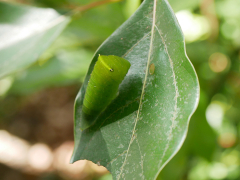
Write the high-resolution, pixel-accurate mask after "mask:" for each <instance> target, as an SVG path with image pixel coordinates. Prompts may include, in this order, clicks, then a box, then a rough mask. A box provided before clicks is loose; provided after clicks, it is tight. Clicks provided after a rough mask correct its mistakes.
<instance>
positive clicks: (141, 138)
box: [71, 0, 199, 180]
mask: <svg viewBox="0 0 240 180" xmlns="http://www.w3.org/2000/svg"><path fill="white" fill-rule="evenodd" d="M98 54H101V55H116V56H120V57H123V58H125V59H127V60H129V61H130V63H131V68H130V70H129V72H128V74H127V76H126V77H125V79H124V81H123V82H122V83H121V85H120V87H119V95H118V97H117V98H116V99H115V100H114V101H113V102H112V103H111V104H110V105H109V106H108V108H107V109H106V110H105V111H104V112H103V113H102V114H101V116H100V117H99V118H98V120H97V122H96V123H95V124H94V125H93V126H92V127H90V128H88V129H86V130H84V131H81V130H80V129H79V122H80V115H81V108H82V103H83V99H84V94H85V90H86V87H87V83H88V80H89V78H90V74H91V72H92V70H93V67H94V64H95V62H96V61H97V57H98ZM152 64H154V65H152ZM150 66H151V67H154V70H151V72H150V73H149V67H150ZM198 99H199V84H198V79H197V76H196V73H195V70H194V68H193V66H192V64H191V63H190V61H189V59H188V58H187V56H186V53H185V44H184V37H183V34H182V32H181V29H180V26H179V24H178V22H177V20H176V17H175V15H174V13H173V11H172V9H171V7H170V6H169V4H168V2H167V1H166V0H145V1H144V2H143V3H142V5H141V6H140V8H139V9H138V10H137V11H136V13H135V14H134V15H133V16H132V17H131V18H130V19H128V20H127V21H126V22H125V23H124V24H123V25H122V26H121V27H120V28H118V29H117V30H116V31H115V32H114V33H113V34H112V35H111V36H110V37H109V38H108V39H107V40H106V41H105V42H104V43H103V44H102V45H101V46H100V48H99V49H98V50H97V52H96V54H95V56H94V58H93V60H92V63H91V65H90V67H89V71H88V73H87V76H86V79H85V82H84V84H83V86H82V88H81V90H80V92H79V94H78V95H77V98H76V102H75V127H74V136H75V147H74V152H73V155H72V159H71V162H75V161H77V160H80V159H88V160H91V161H93V162H94V163H97V164H100V165H102V166H105V167H106V168H107V169H108V170H109V171H110V172H111V173H112V176H113V179H114V180H115V179H118V180H119V179H156V177H157V176H158V174H159V172H160V171H161V170H162V168H163V167H164V166H165V164H166V163H167V162H168V161H169V160H170V159H171V158H172V157H173V156H174V155H175V154H176V153H177V151H178V150H179V149H180V147H181V145H182V143H183V141H184V140H185V137H186V134H187V129H188V124H189V120H190V117H191V115H192V114H193V112H194V111H195V109H196V107H197V104H198Z"/></svg>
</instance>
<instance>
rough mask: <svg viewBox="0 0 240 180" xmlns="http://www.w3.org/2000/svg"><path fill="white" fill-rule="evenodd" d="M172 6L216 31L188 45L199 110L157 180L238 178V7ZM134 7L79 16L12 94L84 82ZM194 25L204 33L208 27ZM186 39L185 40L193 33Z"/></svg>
mask: <svg viewBox="0 0 240 180" xmlns="http://www.w3.org/2000/svg"><path fill="white" fill-rule="evenodd" d="M90 2H93V0H91V1H90V0H61V1H57V0H38V1H37V0H35V1H34V0H26V2H25V3H29V4H30V5H32V6H41V7H51V8H55V9H57V10H59V11H62V12H65V11H66V10H68V9H69V8H72V7H78V6H81V5H84V4H87V3H90ZM134 2H136V3H137V4H138V3H139V1H134ZM169 2H170V4H171V5H172V7H173V9H174V11H175V12H176V14H178V11H181V10H187V11H188V12H190V14H192V15H196V16H198V17H201V18H204V19H205V20H206V22H207V25H208V26H209V27H210V28H209V29H208V31H207V33H206V34H202V35H201V36H200V35H199V36H198V37H196V38H195V39H194V40H193V41H192V40H191V41H188V42H187V44H186V49H187V54H188V56H189V58H190V60H191V61H192V63H193V65H194V67H195V69H196V71H197V74H198V77H199V81H200V86H201V98H200V104H199V107H198V109H197V111H196V113H195V114H194V115H193V117H192V118H191V121H190V126H189V132H188V135H187V139H186V141H185V142H184V145H183V147H182V148H181V150H180V151H179V152H178V154H177V155H176V156H175V157H174V158H173V159H172V160H171V161H170V162H169V163H168V164H167V166H166V167H165V168H164V169H163V171H162V172H161V173H160V175H159V177H158V179H159V180H169V179H171V180H174V179H176V180H179V179H189V180H196V179H202V180H205V179H206V180H208V179H229V180H234V179H236V180H237V179H240V171H239V169H240V144H239V142H240V140H239V139H240V123H239V122H240V120H239V119H240V118H239V117H240V111H239V109H240V72H239V70H240V11H239V9H240V1H239V0H216V1H211V3H209V2H210V1H208V0H195V1H190V0H183V1H177V0H169ZM128 3H130V2H129V1H123V2H120V3H113V4H108V5H103V6H100V7H97V8H94V9H91V10H88V11H86V12H83V13H82V14H80V15H75V16H73V17H72V21H71V23H70V24H69V25H68V27H67V28H66V29H65V31H64V32H63V33H62V34H61V36H60V37H59V38H58V39H57V41H55V43H54V44H53V45H52V46H51V47H50V48H49V49H48V50H47V51H46V52H45V53H44V54H43V55H42V56H41V57H40V59H39V61H38V62H37V63H35V64H34V65H32V66H31V67H30V68H28V69H27V70H25V71H22V72H20V73H18V74H15V75H12V76H11V77H7V78H8V79H7V80H8V81H7V82H10V84H11V83H12V84H11V87H10V86H9V83H8V86H9V88H7V89H6V91H7V90H8V89H9V91H8V94H28V93H33V92H35V91H37V90H39V89H42V88H46V87H51V86H62V85H67V84H74V83H79V82H82V80H83V78H84V75H85V73H86V72H87V68H88V65H89V63H90V60H91V57H92V56H93V54H94V51H95V50H96V49H97V47H98V46H99V45H100V44H101V43H102V42H103V41H104V40H105V39H106V38H107V37H108V36H109V35H110V34H111V33H112V32H113V31H114V30H115V29H117V27H119V26H120V25H121V24H122V23H123V22H124V21H125V20H126V18H127V17H129V15H130V14H131V13H132V12H133V9H132V8H129V7H130V6H129V5H128ZM195 20H196V19H195ZM194 22H197V23H198V24H197V25H198V26H199V29H200V30H199V29H198V30H199V31H200V32H202V29H203V28H205V26H204V24H201V22H200V21H199V22H198V21H194ZM181 25H182V24H181ZM187 25H188V26H189V27H191V26H192V24H187ZM185 26H186V24H185ZM201 28H202V29H201ZM183 29H184V28H183ZM185 33H186V34H185V35H186V37H187V36H188V35H189V34H187V33H189V32H187V31H186V32H185ZM46 77H48V78H46ZM9 79H10V80H9ZM5 82H6V79H5V81H4V80H1V81H0V85H2V86H1V88H3V85H4V84H5V85H6V83H5ZM1 88H0V92H1ZM2 94H4V93H2ZM5 94H6V93H5ZM107 178H109V177H107Z"/></svg>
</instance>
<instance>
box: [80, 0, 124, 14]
mask: <svg viewBox="0 0 240 180" xmlns="http://www.w3.org/2000/svg"><path fill="white" fill-rule="evenodd" d="M120 1H122V0H102V1H97V2H93V3H90V4H87V5H85V6H81V7H78V8H76V9H75V11H80V12H83V11H86V10H89V9H92V8H95V7H97V6H101V5H103V4H107V3H114V2H120Z"/></svg>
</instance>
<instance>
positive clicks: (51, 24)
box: [0, 2, 69, 78]
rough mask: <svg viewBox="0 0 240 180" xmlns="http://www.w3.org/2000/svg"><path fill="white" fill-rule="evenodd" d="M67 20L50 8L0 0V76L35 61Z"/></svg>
mask: <svg viewBox="0 0 240 180" xmlns="http://www.w3.org/2000/svg"><path fill="white" fill-rule="evenodd" d="M68 22H69V19H68V18H66V17H65V16H61V15H59V14H58V13H57V12H56V11H55V10H53V9H42V8H33V7H26V6H19V5H12V4H6V3H2V2H1V3H0V57H1V58H0V78H1V77H3V76H6V75H9V74H11V73H13V72H16V71H19V70H21V69H23V68H26V67H27V66H29V65H30V64H31V63H33V62H34V61H36V60H37V58H38V57H39V55H40V54H41V53H42V52H43V51H44V50H46V49H47V48H48V46H49V45H50V44H51V43H52V42H53V41H54V39H55V38H56V37H57V36H58V35H59V34H60V33H61V31H62V30H63V29H64V27H65V26H66V25H67V23H68Z"/></svg>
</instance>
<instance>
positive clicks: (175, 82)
mask: <svg viewBox="0 0 240 180" xmlns="http://www.w3.org/2000/svg"><path fill="white" fill-rule="evenodd" d="M155 28H156V29H157V32H158V34H159V35H160V37H161V39H162V42H163V44H164V48H165V52H166V53H167V55H168V59H169V62H170V67H171V70H172V74H173V75H172V77H173V84H174V89H175V96H174V101H175V104H174V112H173V116H172V119H171V121H172V124H171V126H170V130H169V135H168V142H167V144H166V147H165V149H164V151H163V154H162V157H161V161H160V162H159V165H158V167H159V168H160V166H161V163H162V159H163V158H164V156H165V154H166V152H167V150H168V148H169V143H170V141H171V140H172V132H173V128H174V124H175V120H176V119H177V116H178V106H177V103H178V101H177V98H178V96H179V92H178V86H177V81H176V75H175V72H174V67H173V61H172V59H171V56H170V54H169V52H168V48H167V44H166V42H165V40H164V38H163V36H162V34H161V31H160V30H159V29H158V27H157V26H156V25H155Z"/></svg>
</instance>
